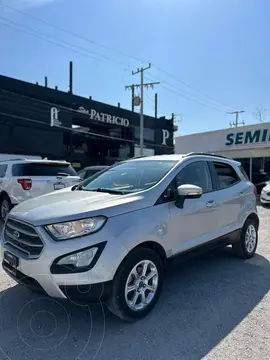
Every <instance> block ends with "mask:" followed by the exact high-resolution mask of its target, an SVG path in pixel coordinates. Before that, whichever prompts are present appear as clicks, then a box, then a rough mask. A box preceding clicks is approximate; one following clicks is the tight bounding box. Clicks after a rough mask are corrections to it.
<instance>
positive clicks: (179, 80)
mask: <svg viewBox="0 0 270 360" xmlns="http://www.w3.org/2000/svg"><path fill="white" fill-rule="evenodd" d="M155 68H156V69H157V70H158V71H160V72H162V73H164V74H165V75H167V76H169V77H170V78H172V79H174V80H176V81H178V82H179V83H181V84H183V85H185V86H187V87H188V88H190V89H192V90H195V91H197V92H198V93H201V94H202V95H203V96H205V97H207V98H209V99H210V100H212V101H214V102H216V103H217V104H219V105H222V106H225V107H226V108H229V109H233V108H232V107H231V106H230V105H228V104H225V103H222V102H220V101H219V100H216V99H215V98H214V97H212V96H210V95H208V94H206V93H204V92H203V91H201V90H199V89H197V88H195V87H194V86H192V85H190V84H188V83H187V82H185V81H183V80H181V79H179V78H177V77H176V76H175V75H172V74H170V73H168V72H167V71H166V70H163V69H161V68H160V67H156V66H155Z"/></svg>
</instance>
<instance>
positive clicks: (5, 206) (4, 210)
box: [0, 195, 11, 221]
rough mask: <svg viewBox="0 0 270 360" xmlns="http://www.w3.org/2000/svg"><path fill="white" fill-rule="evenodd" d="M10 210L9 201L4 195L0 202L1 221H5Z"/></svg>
mask: <svg viewBox="0 0 270 360" xmlns="http://www.w3.org/2000/svg"><path fill="white" fill-rule="evenodd" d="M10 209H11V204H10V200H9V198H8V197H7V196H6V195H4V196H3V197H2V198H1V201H0V216H1V219H2V220H3V221H6V219H7V216H8V214H9V212H10Z"/></svg>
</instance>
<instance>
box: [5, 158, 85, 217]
mask: <svg viewBox="0 0 270 360" xmlns="http://www.w3.org/2000/svg"><path fill="white" fill-rule="evenodd" d="M79 181H80V178H79V176H78V175H77V173H76V171H75V170H74V169H73V167H72V166H71V165H70V163H69V162H66V161H53V160H44V159H43V160H42V159H41V160H33V159H17V160H16V159H12V160H4V161H1V162H0V217H1V219H2V220H4V221H5V220H6V217H7V215H8V213H9V211H10V209H11V208H12V207H14V206H15V205H17V204H19V203H21V202H22V201H25V200H28V199H31V198H33V197H37V196H40V195H44V194H47V193H49V192H52V191H54V190H59V189H63V188H65V187H68V186H71V185H74V184H77V183H78V182H79Z"/></svg>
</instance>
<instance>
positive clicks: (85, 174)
mask: <svg viewBox="0 0 270 360" xmlns="http://www.w3.org/2000/svg"><path fill="white" fill-rule="evenodd" d="M108 167H109V166H106V165H97V166H87V167H86V168H84V169H83V170H80V171H79V172H78V175H79V177H80V178H81V180H85V179H87V178H89V177H90V176H92V175H94V174H96V173H98V172H99V171H102V170H104V169H107V168H108Z"/></svg>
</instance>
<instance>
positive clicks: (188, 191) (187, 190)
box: [175, 184, 203, 209]
mask: <svg viewBox="0 0 270 360" xmlns="http://www.w3.org/2000/svg"><path fill="white" fill-rule="evenodd" d="M202 193H203V191H202V188H201V187H200V186H196V185H190V184H184V185H180V186H178V188H177V194H178V196H177V198H176V202H175V205H176V206H177V207H179V208H180V209H183V207H184V202H185V199H198V198H200V197H201V196H202Z"/></svg>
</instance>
